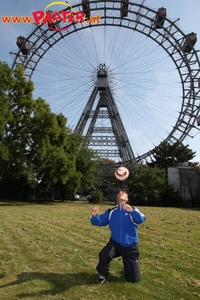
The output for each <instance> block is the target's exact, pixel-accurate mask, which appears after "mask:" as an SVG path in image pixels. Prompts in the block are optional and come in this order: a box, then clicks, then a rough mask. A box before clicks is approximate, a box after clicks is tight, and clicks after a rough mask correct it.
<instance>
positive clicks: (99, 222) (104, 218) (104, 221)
mask: <svg viewBox="0 0 200 300" xmlns="http://www.w3.org/2000/svg"><path fill="white" fill-rule="evenodd" d="M90 222H91V224H92V225H96V226H106V225H108V224H109V210H106V211H105V212H104V213H103V214H101V215H97V216H96V217H93V216H92V215H91V216H90Z"/></svg>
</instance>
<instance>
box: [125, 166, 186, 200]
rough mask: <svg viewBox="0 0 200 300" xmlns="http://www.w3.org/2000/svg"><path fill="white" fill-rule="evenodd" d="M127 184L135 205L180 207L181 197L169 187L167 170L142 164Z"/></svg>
mask: <svg viewBox="0 0 200 300" xmlns="http://www.w3.org/2000/svg"><path fill="white" fill-rule="evenodd" d="M127 183H128V187H129V194H130V202H131V204H133V205H166V206H177V205H180V197H179V196H178V194H177V193H175V192H174V189H173V188H172V187H170V186H168V183H167V176H166V170H165V169H160V168H158V167H154V168H151V167H149V166H148V165H142V164H141V165H139V166H138V168H136V169H135V170H134V172H133V173H132V174H131V176H130V177H129V180H128V182H127Z"/></svg>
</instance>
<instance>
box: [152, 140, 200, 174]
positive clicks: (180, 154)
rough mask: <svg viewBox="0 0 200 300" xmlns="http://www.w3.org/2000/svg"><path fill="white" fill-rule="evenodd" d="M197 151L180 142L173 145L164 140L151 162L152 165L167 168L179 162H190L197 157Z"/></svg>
mask: <svg viewBox="0 0 200 300" xmlns="http://www.w3.org/2000/svg"><path fill="white" fill-rule="evenodd" d="M195 153H196V152H193V151H192V150H191V149H189V148H188V145H187V146H185V145H183V144H182V143H180V142H177V143H175V144H173V145H171V144H169V143H167V142H162V143H161V144H160V145H159V146H158V147H157V148H156V149H155V152H154V155H153V159H152V161H151V163H148V165H150V166H152V167H155V166H157V167H159V168H167V167H169V166H177V165H178V164H179V163H184V162H188V161H189V160H191V159H193V158H194V157H195Z"/></svg>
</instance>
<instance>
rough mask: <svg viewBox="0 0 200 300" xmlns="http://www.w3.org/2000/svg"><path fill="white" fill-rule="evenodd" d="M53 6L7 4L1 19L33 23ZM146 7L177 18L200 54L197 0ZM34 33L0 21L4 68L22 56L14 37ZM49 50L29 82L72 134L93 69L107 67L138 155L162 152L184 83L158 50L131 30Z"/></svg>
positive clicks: (195, 144) (157, 0)
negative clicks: (18, 54) (156, 148)
mask: <svg viewBox="0 0 200 300" xmlns="http://www.w3.org/2000/svg"><path fill="white" fill-rule="evenodd" d="M51 2H52V1H49V0H35V1H31V0H18V1H17V2H16V1H14V0H7V1H4V2H3V1H2V2H1V16H21V15H24V16H31V15H32V12H33V11H36V10H44V8H45V7H46V5H48V4H49V3H51ZM68 2H69V4H70V5H72V6H73V5H75V4H77V3H79V1H78V0H71V2H70V1H68ZM132 2H134V1H132ZM135 2H136V3H141V2H142V1H139V0H138V1H135ZM144 5H145V6H147V7H149V8H152V9H154V10H156V11H157V9H158V8H159V7H162V6H163V7H166V8H167V17H168V18H169V19H170V20H174V21H176V20H177V19H179V20H178V21H177V25H178V27H179V29H181V30H182V31H183V32H184V33H185V34H187V33H191V32H195V33H196V34H197V39H198V37H199V39H198V40H197V43H196V45H195V49H196V50H198V49H200V20H199V11H200V1H199V0H191V1H187V2H186V1H184V2H183V1H182V0H175V1H174V0H146V1H144ZM33 28H34V27H33V25H30V24H3V23H2V21H1V20H0V38H1V44H0V55H1V56H0V59H1V61H5V62H7V63H8V65H10V66H12V63H13V56H12V55H11V54H10V53H9V52H16V51H17V47H16V38H17V37H18V36H20V35H22V36H28V35H29V34H30V33H31V32H32V31H33ZM52 48H53V49H52V50H51V51H50V50H49V51H47V54H45V56H44V57H43V59H41V61H40V62H39V64H38V66H37V68H36V71H35V72H34V75H33V77H32V78H31V79H32V80H33V82H34V84H35V93H34V96H35V97H36V98H37V97H39V96H41V97H43V98H44V99H46V100H47V102H49V104H50V106H51V108H52V110H53V111H55V112H56V113H60V112H62V113H64V114H65V115H66V117H67V119H68V123H69V125H70V126H72V128H74V127H75V126H76V123H77V120H78V119H79V117H80V115H81V113H82V111H83V108H84V106H85V104H86V102H87V100H88V98H89V96H90V94H91V91H92V83H93V82H94V79H95V78H96V73H95V72H96V68H97V67H98V65H99V63H101V62H102V63H104V62H105V63H106V65H108V70H109V74H110V75H109V76H110V77H109V80H110V82H111V86H112V91H113V96H114V98H115V99H116V103H117V105H118V109H119V112H120V115H121V118H122V121H123V123H124V126H125V129H126V132H127V135H128V137H129V140H130V142H131V145H132V148H133V152H134V153H135V155H136V156H137V155H141V154H143V153H146V152H147V151H149V150H150V149H152V147H153V146H156V145H158V144H159V142H161V141H162V140H163V139H164V138H166V135H167V134H168V133H169V132H170V131H171V130H172V128H173V126H174V124H175V123H176V120H177V117H178V112H179V111H180V106H181V96H182V94H181V84H180V78H179V77H178V73H177V70H175V67H174V65H173V62H172V61H171V60H170V59H169V57H167V56H166V53H165V51H163V50H162V49H161V48H159V47H158V46H157V45H155V43H152V41H149V39H147V38H145V37H143V36H142V35H141V34H138V33H134V37H133V34H132V32H131V31H128V30H120V31H118V30H117V29H116V28H115V29H113V28H109V29H108V30H107V32H106V33H105V32H103V31H102V30H101V29H99V28H97V29H96V28H95V29H93V28H92V29H91V30H90V31H89V30H88V29H86V30H85V29H84V30H82V31H81V32H80V33H77V34H76V33H74V34H71V35H70V36H69V37H67V38H66V41H60V42H58V43H57V44H56V45H55V47H52ZM80 72H82V73H81V74H80ZM84 79H86V81H84ZM92 80H93V81H92ZM66 97H67V100H66ZM103 122H106V121H105V120H102V124H103ZM102 124H100V126H101V125H102ZM103 126H108V124H106V123H104V125H103ZM199 128H200V127H199ZM192 136H194V137H193V138H191V137H189V136H188V137H186V138H185V140H184V144H186V145H189V148H190V149H192V150H193V151H196V157H195V158H194V160H193V161H199V162H200V130H196V131H195V132H192Z"/></svg>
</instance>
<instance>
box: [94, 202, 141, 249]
mask: <svg viewBox="0 0 200 300" xmlns="http://www.w3.org/2000/svg"><path fill="white" fill-rule="evenodd" d="M145 219H146V217H145V215H144V214H143V213H141V212H140V211H139V210H138V209H137V208H136V207H135V208H133V211H132V213H130V212H127V211H126V210H125V209H123V208H120V206H116V207H114V208H112V209H107V210H106V211H105V212H104V213H103V214H101V215H97V216H96V217H93V216H92V215H91V216H90V222H91V224H92V225H96V226H106V225H109V228H110V231H111V239H113V240H114V241H115V242H117V243H118V244H120V245H122V246H124V247H131V246H134V245H136V244H137V243H138V229H137V224H140V223H143V222H144V221H145Z"/></svg>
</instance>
